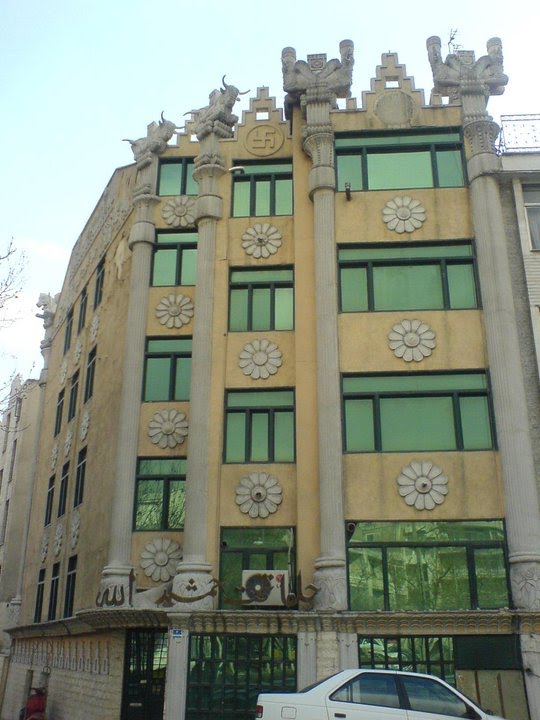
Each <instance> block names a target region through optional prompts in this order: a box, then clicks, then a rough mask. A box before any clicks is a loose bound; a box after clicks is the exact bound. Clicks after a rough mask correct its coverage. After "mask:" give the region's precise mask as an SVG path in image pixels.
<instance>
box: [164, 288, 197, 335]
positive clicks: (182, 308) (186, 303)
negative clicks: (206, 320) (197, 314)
mask: <svg viewBox="0 0 540 720" xmlns="http://www.w3.org/2000/svg"><path fill="white" fill-rule="evenodd" d="M193 315H194V305H193V302H192V301H191V298H190V297H188V296H187V295H182V294H181V293H179V294H178V295H175V294H173V293H171V294H170V295H167V296H165V297H162V298H161V300H160V301H159V303H158V304H157V306H156V317H157V319H158V320H159V322H160V323H161V324H162V325H165V327H168V328H181V327H182V325H187V324H188V323H189V322H191V318H192V317H193Z"/></svg>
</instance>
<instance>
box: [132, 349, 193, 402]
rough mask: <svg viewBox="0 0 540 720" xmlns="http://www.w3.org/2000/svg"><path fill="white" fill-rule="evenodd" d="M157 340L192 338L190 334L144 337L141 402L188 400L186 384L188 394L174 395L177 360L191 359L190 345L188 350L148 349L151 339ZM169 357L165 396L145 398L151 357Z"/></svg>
mask: <svg viewBox="0 0 540 720" xmlns="http://www.w3.org/2000/svg"><path fill="white" fill-rule="evenodd" d="M159 340H165V341H169V342H170V341H174V340H180V341H188V340H190V341H191V340H192V338H191V336H190V335H186V336H184V335H182V336H176V337H174V338H173V337H163V336H159V337H147V338H146V348H145V354H144V370H143V387H142V401H143V402H167V401H171V402H189V385H188V396H187V397H184V398H177V397H176V390H177V388H176V379H177V364H178V360H181V359H184V360H185V359H187V358H189V359H190V360H191V355H192V346H191V347H190V349H189V350H184V349H177V350H161V351H159V350H149V344H150V343H152V342H153V341H159ZM167 358H168V359H169V387H168V393H167V396H166V397H163V398H156V399H154V398H147V393H148V387H147V385H148V366H149V362H151V360H152V359H156V360H157V359H167ZM190 377H191V364H190Z"/></svg>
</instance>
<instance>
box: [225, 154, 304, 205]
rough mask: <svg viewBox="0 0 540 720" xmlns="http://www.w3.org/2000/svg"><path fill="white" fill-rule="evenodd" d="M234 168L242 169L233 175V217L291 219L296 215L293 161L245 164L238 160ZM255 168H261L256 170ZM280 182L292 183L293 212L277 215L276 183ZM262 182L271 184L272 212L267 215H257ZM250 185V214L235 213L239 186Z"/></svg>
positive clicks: (234, 163)
mask: <svg viewBox="0 0 540 720" xmlns="http://www.w3.org/2000/svg"><path fill="white" fill-rule="evenodd" d="M283 165H287V166H290V170H275V171H274V172H272V167H274V168H277V167H282V166H283ZM233 166H235V167H239V168H242V170H238V171H236V172H233V174H232V191H231V217H290V216H292V215H294V186H293V162H292V160H286V159H284V160H275V161H267V162H257V163H255V162H253V163H249V162H245V161H243V160H236V161H234V162H233ZM255 168H261V169H260V170H255ZM279 180H290V183H291V212H290V213H279V214H278V213H276V182H277V181H279ZM260 182H269V183H270V200H269V205H270V208H269V209H270V212H268V213H265V214H258V213H257V208H256V205H257V184H258V183H260ZM242 184H249V212H248V213H247V214H241V215H240V214H238V215H237V214H236V213H235V190H236V188H237V187H238V186H239V185H242Z"/></svg>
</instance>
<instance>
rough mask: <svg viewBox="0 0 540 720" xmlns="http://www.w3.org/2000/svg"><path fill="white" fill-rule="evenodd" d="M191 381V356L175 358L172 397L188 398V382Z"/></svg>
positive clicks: (176, 398) (178, 398)
mask: <svg viewBox="0 0 540 720" xmlns="http://www.w3.org/2000/svg"><path fill="white" fill-rule="evenodd" d="M190 381H191V358H177V360H176V377H175V383H174V399H175V400H189V384H190Z"/></svg>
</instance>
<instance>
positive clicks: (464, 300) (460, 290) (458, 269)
mask: <svg viewBox="0 0 540 720" xmlns="http://www.w3.org/2000/svg"><path fill="white" fill-rule="evenodd" d="M446 274H447V277H448V291H449V294H450V307H451V308H452V310H460V309H465V310H466V309H468V308H475V307H478V303H477V300H476V284H475V282H474V272H473V266H472V265H470V264H460V265H447V266H446Z"/></svg>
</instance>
